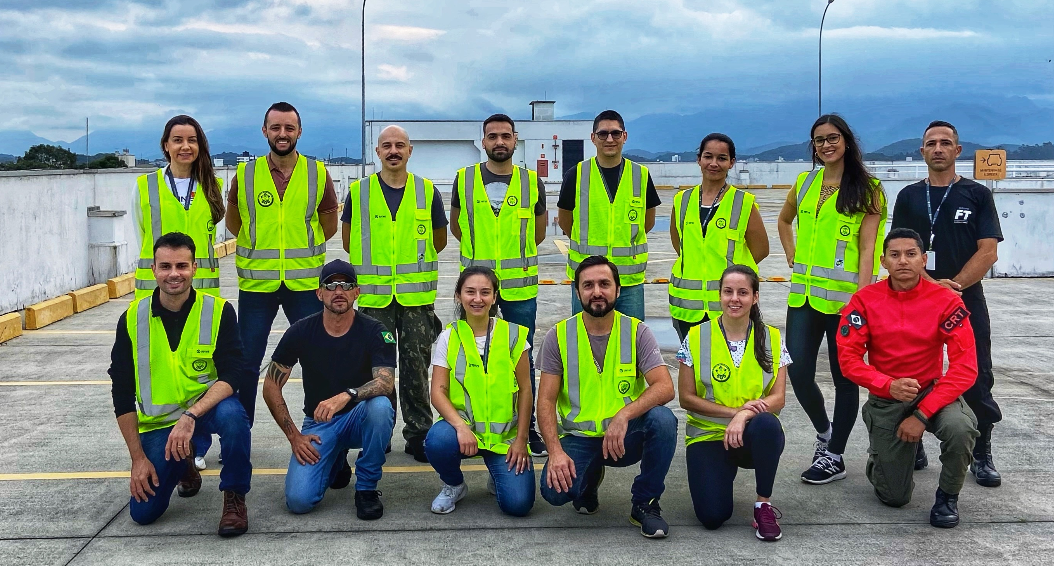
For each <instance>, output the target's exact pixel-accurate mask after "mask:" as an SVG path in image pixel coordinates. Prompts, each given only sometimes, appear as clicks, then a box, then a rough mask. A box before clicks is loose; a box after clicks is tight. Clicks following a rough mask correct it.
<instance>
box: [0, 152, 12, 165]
mask: <svg viewBox="0 0 1054 566" xmlns="http://www.w3.org/2000/svg"><path fill="white" fill-rule="evenodd" d="M15 159H16V158H15V156H14V155H8V154H6V153H0V163H13V162H14V161H15Z"/></svg>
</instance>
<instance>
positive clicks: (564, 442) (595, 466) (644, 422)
mask: <svg viewBox="0 0 1054 566" xmlns="http://www.w3.org/2000/svg"><path fill="white" fill-rule="evenodd" d="M677 438H678V437H677V417H675V416H674V415H673V411H671V410H670V409H669V408H667V407H665V406H658V407H652V408H651V409H650V410H649V411H648V412H647V413H644V414H643V415H641V416H639V417H637V418H635V419H633V420H631V421H630V422H629V427H628V428H627V430H626V438H625V441H624V444H625V446H626V454H625V455H624V456H623V457H622V458H619V459H618V461H617V462H616V461H614V460H610V459H604V456H603V454H604V452H603V445H604V438H603V437H600V436H598V437H587V436H572V435H568V436H565V437H563V438H561V439H560V446H562V447H563V449H564V452H566V453H567V455H568V456H570V457H571V460H573V461H574V464H575V473H576V477H575V479H574V481H573V482H572V483H571V489H570V490H569V491H565V492H564V493H557V491H556V488H555V487H549V485H548V484H547V482H546V477H547V473H548V469H549V463H548V462H546V464H545V468H543V469H542V477H541V481H540V482H539V483H540V484H541V492H542V498H543V499H545V500H546V501H548V502H549V503H551V504H553V505H556V506H560V505H564V504H566V503H568V502H571V501H574V500H575V499H578V498H579V497H581V496H582V494H584V493H586V491H588V490H589V489H590V488H593V489H595V488H596V483H597V482H598V481H599V480H600V473H601V470H603V468H604V466H609V467H612V468H624V467H627V466H632V465H633V464H636V463H637V462H640V474H639V475H637V477H636V478H634V479H633V487H632V488H631V490H630V493H631V494H632V501H633V503H634V504H637V503H647V502H649V501H651V500H652V499H658V498H659V497H661V496H662V492H663V491H665V490H666V474H667V472H669V471H670V463H671V462H673V453H674V451H675V450H676V449H677Z"/></svg>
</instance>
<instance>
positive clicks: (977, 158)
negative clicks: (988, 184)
mask: <svg viewBox="0 0 1054 566" xmlns="http://www.w3.org/2000/svg"><path fill="white" fill-rule="evenodd" d="M973 177H974V179H977V180H978V181H999V180H1002V179H1006V150H1005V149H979V150H977V152H976V153H974V158H973Z"/></svg>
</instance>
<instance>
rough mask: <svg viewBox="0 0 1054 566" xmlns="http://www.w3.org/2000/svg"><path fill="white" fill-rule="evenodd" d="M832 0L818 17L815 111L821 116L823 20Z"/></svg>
mask: <svg viewBox="0 0 1054 566" xmlns="http://www.w3.org/2000/svg"><path fill="white" fill-rule="evenodd" d="M832 3H834V0H827V6H826V7H825V8H824V9H823V17H822V18H820V49H819V53H818V56H817V63H816V67H817V68H816V111H817V115H818V116H823V21H824V20H826V19H827V8H830V7H831V4H832Z"/></svg>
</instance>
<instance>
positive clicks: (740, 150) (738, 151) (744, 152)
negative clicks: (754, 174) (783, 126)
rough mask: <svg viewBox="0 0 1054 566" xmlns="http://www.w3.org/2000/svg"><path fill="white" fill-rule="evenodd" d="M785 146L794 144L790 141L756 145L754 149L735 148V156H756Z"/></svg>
mask: <svg viewBox="0 0 1054 566" xmlns="http://www.w3.org/2000/svg"><path fill="white" fill-rule="evenodd" d="M785 145H795V143H794V142H792V141H781V142H772V143H767V144H764V145H758V146H754V147H736V155H737V156H739V155H756V154H758V153H761V152H763V151H768V150H770V149H776V148H777V147H783V146H785Z"/></svg>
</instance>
